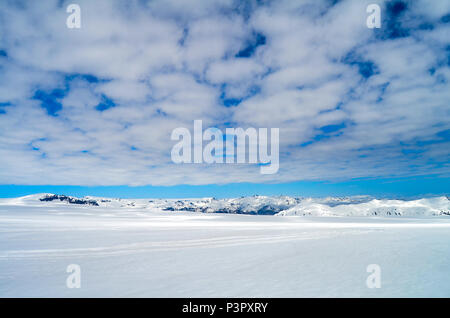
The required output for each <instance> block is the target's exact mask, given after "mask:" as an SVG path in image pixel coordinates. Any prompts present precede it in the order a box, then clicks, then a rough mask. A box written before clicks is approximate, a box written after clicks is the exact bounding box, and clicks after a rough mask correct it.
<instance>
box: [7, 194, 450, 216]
mask: <svg viewBox="0 0 450 318" xmlns="http://www.w3.org/2000/svg"><path fill="white" fill-rule="evenodd" d="M0 204H1V205H8V204H12V205H27V206H36V205H38V206H42V205H58V206H61V205H71V206H85V207H90V208H92V209H95V207H106V208H111V209H142V210H158V211H167V212H177V211H184V212H201V213H231V214H249V215H279V216H384V217H390V216H393V217H395V216H410V217H421V216H450V201H449V198H448V197H446V196H441V197H434V198H423V199H417V200H389V199H375V198H372V197H370V196H354V197H326V198H303V197H289V196H250V197H241V198H231V199H216V198H202V199H151V200H150V199H118V198H98V197H83V198H77V197H72V196H67V195H58V194H35V195H29V196H25V197H20V198H14V199H0Z"/></svg>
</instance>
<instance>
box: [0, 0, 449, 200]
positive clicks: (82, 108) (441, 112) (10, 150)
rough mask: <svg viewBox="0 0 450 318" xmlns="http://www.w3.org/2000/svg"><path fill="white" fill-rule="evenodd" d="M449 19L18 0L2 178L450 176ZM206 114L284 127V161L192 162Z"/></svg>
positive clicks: (232, 181)
mask: <svg viewBox="0 0 450 318" xmlns="http://www.w3.org/2000/svg"><path fill="white" fill-rule="evenodd" d="M71 3H76V4H79V6H80V8H81V28H80V29H69V28H67V26H66V20H67V17H68V16H69V13H67V12H66V8H67V6H68V5H69V4H71ZM372 3H377V4H379V5H380V7H381V28H379V29H369V28H368V27H367V25H366V19H367V17H368V15H369V14H368V13H367V12H366V7H367V6H368V5H369V4H372ZM449 31H450V1H447V0H428V1H426V0H415V1H394V0H388V1H361V0H355V1H352V0H346V1H345V0H341V1H336V0H335V1H331V0H311V1H308V0H305V1H301V0H299V1H293V0H289V1H286V0H278V1H234V0H212V1H211V0H210V1H206V0H185V1H176V0H164V1H162V0H154V1H143V0H139V1H138V0H134V1H133V0H130V1H119V0H116V1H114V0H98V1H88V0H86V1H84V0H71V1H61V0H59V1H58V0H41V1H1V2H0V196H1V197H8V196H18V195H23V194H30V193H33V192H58V193H65V194H74V195H105V196H108V195H109V196H123V197H125V196H127V197H151V196H155V197H176V196H178V197H192V196H218V197H219V196H220V197H226V196H239V195H252V194H296V195H313V196H316V195H320V196H323V195H333V194H335V195H356V194H376V195H380V196H383V195H393V196H395V195H396V196H414V195H430V194H431V195H433V194H435V195H437V194H448V193H449V192H450V191H449V178H450V168H449V157H450V144H449V143H450V105H449V103H450V84H449V81H450V36H449V34H450V32H449ZM194 120H202V122H203V126H204V127H205V128H206V127H217V128H219V129H221V130H224V129H225V128H228V127H242V128H244V129H245V128H249V127H255V128H261V127H265V128H279V131H280V137H279V141H278V143H279V144H278V146H279V152H280V153H279V157H280V159H279V160H280V164H279V170H278V172H277V173H276V174H268V175H266V174H261V173H260V166H259V165H258V164H175V163H174V162H173V161H172V160H171V149H172V147H173V146H174V144H175V142H174V141H173V140H171V138H170V137H171V133H172V131H173V130H174V129H175V128H178V127H186V128H188V129H190V130H192V129H193V123H194Z"/></svg>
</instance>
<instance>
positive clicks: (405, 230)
mask: <svg viewBox="0 0 450 318" xmlns="http://www.w3.org/2000/svg"><path fill="white" fill-rule="evenodd" d="M41 197H42V195H33V196H28V197H23V198H17V199H1V200H0V297H450V244H449V242H450V216H448V215H446V214H442V213H441V212H446V211H447V212H448V207H449V205H448V199H447V198H446V197H442V198H434V199H425V201H423V200H422V201H421V200H418V202H415V201H395V202H394V201H393V202H387V201H382V202H381V203H380V202H378V203H377V205H376V208H377V209H376V211H399V209H400V208H399V207H403V208H404V209H403V208H401V209H400V210H401V211H402V214H401V213H399V214H389V216H379V215H377V216H373V215H372V214H370V213H369V214H368V212H367V211H373V210H371V209H370V207H369V205H370V204H371V203H370V202H372V201H373V200H368V199H361V198H358V199H355V200H353V201H352V200H350V201H349V202H348V200H347V201H346V199H326V200H325V199H322V201H320V200H319V199H317V200H309V201H308V199H302V200H296V201H295V200H294V201H289V200H288V201H286V202H287V203H286V204H287V206H286V208H287V209H286V210H284V211H282V212H280V213H279V214H278V215H246V214H225V213H220V214H219V213H199V212H182V211H165V210H163V208H162V207H161V206H162V205H164V206H167V204H169V203H170V202H171V204H175V202H177V201H175V200H173V201H170V200H169V201H168V200H162V201H158V202H156V203H155V201H153V202H151V203H150V204H149V200H114V199H102V200H103V201H104V202H102V200H100V199H98V202H100V203H101V204H99V206H92V205H76V204H68V203H66V202H62V201H51V202H41V201H39V198H41ZM261 200H263V199H262V198H261V197H259V198H257V201H258V202H259V201H261ZM270 200H272V201H273V200H274V199H273V198H272V199H270ZM282 200H283V202H285V201H284V200H285V198H283V199H282ZM305 200H306V201H305ZM426 200H428V201H426ZM429 200H431V201H429ZM445 200H446V201H445ZM192 201H193V202H196V203H194V205H195V204H200V203H198V202H206V203H208V202H211V200H210V199H204V200H192ZM247 201H248V199H247ZM247 201H246V202H247ZM272 201H271V202H272ZM336 201H340V202H341V203H342V202H343V203H344V204H338V205H335V204H334V203H330V202H336ZM168 202H169V203H168ZM300 202H303V207H306V206H309V208H308V209H306V208H301V207H300V206H299V203H300ZM308 202H309V203H308ZM405 202H406V203H405ZM259 203H260V202H259ZM177 204H179V203H177ZM215 204H216V203H215ZM277 204H278V203H277ZM283 204H284V203H283ZM373 204H375V203H373V202H372V205H373ZM389 204H390V205H391V208H389ZM169 205H170V204H169ZM291 205H292V206H291ZM394 206H395V207H394ZM405 206H406V208H405ZM424 206H427V207H429V209H432V210H433V211H437V212H436V213H434V212H432V213H430V210H429V209H426V208H424ZM380 207H383V208H380ZM414 207H415V208H414ZM378 208H380V209H378ZM392 209H393V210H392ZM405 209H406V210H405ZM208 211H210V210H206V212H208ZM305 211H306V212H305ZM317 211H319V212H317ZM324 211H325V212H324ZM357 211H362V212H361V213H357ZM404 211H407V212H408V213H405V212H404ZM303 214H305V215H307V216H292V215H303ZM381 214H382V215H385V214H383V213H381ZM283 215H287V216H283ZM288 215H291V216H288ZM315 215H320V216H321V217H316V216H315ZM331 215H332V216H331ZM355 215H357V216H355ZM70 264H77V265H80V267H81V288H79V289H77V288H72V289H71V288H67V287H66V279H67V277H68V276H69V275H70V274H69V273H67V272H66V268H67V266H68V265H70ZM369 264H377V265H379V266H380V269H381V276H380V278H381V288H373V289H371V288H368V287H367V285H366V279H367V277H368V276H369V275H370V273H368V272H367V271H366V269H367V266H368V265H369Z"/></svg>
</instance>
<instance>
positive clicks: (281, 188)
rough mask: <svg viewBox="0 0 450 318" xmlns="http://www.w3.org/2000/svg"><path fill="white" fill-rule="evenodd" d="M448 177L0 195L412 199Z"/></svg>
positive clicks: (2, 189) (40, 188)
mask: <svg viewBox="0 0 450 318" xmlns="http://www.w3.org/2000/svg"><path fill="white" fill-rule="evenodd" d="M449 187H450V178H436V177H435V176H427V177H413V178H401V179H373V180H352V181H345V182H325V181H322V182H319V181H316V182H314V181H300V182H293V183H284V184H261V183H260V184H254V183H234V184H225V185H217V184H215V185H197V186H193V185H178V186H138V187H129V186H101V187H95V186H94V187H86V186H48V185H37V186H36V185H35V186H29V185H28V186H19V185H0V197H2V198H13V197H18V196H24V195H29V194H35V193H58V194H65V195H72V196H99V197H113V198H201V197H216V198H230V197H240V196H251V195H289V196H306V197H309V196H311V197H324V196H354V195H370V196H373V197H377V198H399V199H412V198H419V197H432V196H438V195H448V194H449V192H448V189H449Z"/></svg>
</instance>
